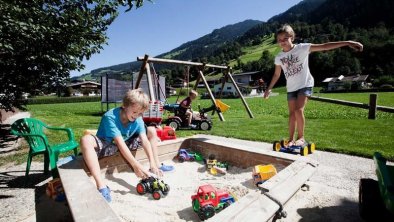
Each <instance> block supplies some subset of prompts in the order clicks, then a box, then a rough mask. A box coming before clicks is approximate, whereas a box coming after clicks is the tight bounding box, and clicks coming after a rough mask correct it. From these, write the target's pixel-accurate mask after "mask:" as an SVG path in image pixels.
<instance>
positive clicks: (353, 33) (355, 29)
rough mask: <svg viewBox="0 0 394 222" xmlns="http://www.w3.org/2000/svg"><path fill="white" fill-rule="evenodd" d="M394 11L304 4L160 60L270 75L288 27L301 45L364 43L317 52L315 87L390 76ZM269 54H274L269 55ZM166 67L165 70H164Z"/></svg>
mask: <svg viewBox="0 0 394 222" xmlns="http://www.w3.org/2000/svg"><path fill="white" fill-rule="evenodd" d="M393 9H394V1H392V0H347V1H343V0H303V1H301V2H300V3H298V4H297V5H295V6H293V7H291V8H290V9H288V10H287V11H285V12H284V13H281V14H279V15H276V16H273V17H272V18H270V19H269V20H268V21H267V22H260V21H255V20H246V21H244V22H240V23H237V24H234V25H228V26H225V27H223V28H220V29H216V30H214V31H213V32H212V33H210V34H208V35H205V36H203V37H201V38H198V39H196V40H194V41H190V42H187V43H184V44H182V45H181V46H179V47H177V48H175V49H173V50H171V51H169V52H166V53H163V54H161V55H158V56H156V57H159V58H169V59H178V60H192V61H202V62H207V63H212V64H223V63H231V65H232V66H233V68H234V69H238V70H240V71H256V70H260V71H262V72H264V73H265V75H272V74H271V72H270V70H271V69H272V67H267V66H270V65H271V66H273V65H272V64H273V62H271V61H270V59H271V58H272V56H273V54H275V53H277V52H278V50H279V48H278V46H277V45H276V41H275V38H274V36H273V35H272V34H273V33H275V32H276V30H277V29H278V28H279V27H280V26H281V25H283V24H284V23H288V24H291V26H292V27H293V28H294V30H295V32H296V36H297V39H296V41H298V42H313V43H321V42H327V41H340V40H347V39H350V40H356V41H360V42H362V43H363V44H364V52H363V53H353V52H352V51H351V50H348V49H347V48H343V49H339V50H334V51H330V52H325V53H313V54H312V55H311V56H310V64H311V71H313V72H314V73H318V74H319V75H316V82H319V81H320V80H321V79H324V78H325V77H326V76H328V77H331V76H339V75H353V74H358V73H361V72H362V73H363V74H368V75H370V77H372V78H377V77H379V76H384V75H389V76H390V75H391V73H392V71H391V70H393V69H394V62H393V61H394V55H392V50H393V49H394V37H393V33H394V13H392V11H393ZM267 50H268V54H270V55H268V54H267V53H265V51H267ZM264 53H265V54H264ZM262 55H264V58H263V57H262ZM262 60H265V61H262ZM139 66H140V62H130V63H124V64H119V65H116V66H110V67H105V68H100V69H96V70H93V71H92V75H93V76H94V75H95V76H99V75H101V74H102V73H105V72H118V73H122V72H125V71H126V70H127V71H130V70H133V71H134V70H138V69H139ZM155 68H156V71H160V74H162V75H165V76H167V77H168V79H169V80H173V79H175V78H179V77H182V73H183V72H182V70H179V67H175V66H173V67H170V66H168V65H167V66H166V67H163V66H156V64H155ZM161 68H163V69H161ZM164 68H165V69H167V70H165V71H162V70H164ZM177 69H178V70H177ZM263 70H265V71H263Z"/></svg>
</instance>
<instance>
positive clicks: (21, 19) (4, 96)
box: [0, 0, 144, 111]
mask: <svg viewBox="0 0 394 222" xmlns="http://www.w3.org/2000/svg"><path fill="white" fill-rule="evenodd" d="M143 2H144V0H67V1H60V0H29V1H24V0H0V82H1V86H0V109H5V110H7V111H9V110H13V108H14V107H15V108H19V109H24V108H25V102H24V101H23V100H21V99H20V98H21V96H22V94H23V93H32V94H33V93H34V92H35V90H37V89H42V88H45V87H53V86H55V87H56V86H61V85H64V82H65V80H67V79H68V78H69V75H70V74H69V73H70V71H71V70H81V69H83V68H84V65H83V64H82V60H83V59H84V58H86V59H89V58H90V57H91V56H92V55H93V54H95V53H98V52H99V51H100V50H101V49H102V46H103V45H104V44H106V43H107V36H106V31H107V29H108V27H109V25H110V24H111V23H112V22H113V21H114V19H115V18H116V17H117V15H118V9H119V8H120V7H122V6H128V8H127V10H126V11H129V10H130V9H131V8H132V7H133V6H135V7H136V8H138V7H141V6H142V4H143Z"/></svg>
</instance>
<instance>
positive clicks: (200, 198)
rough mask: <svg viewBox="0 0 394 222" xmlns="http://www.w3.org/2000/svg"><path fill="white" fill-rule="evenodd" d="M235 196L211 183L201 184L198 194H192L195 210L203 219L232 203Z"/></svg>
mask: <svg viewBox="0 0 394 222" xmlns="http://www.w3.org/2000/svg"><path fill="white" fill-rule="evenodd" d="M234 202H235V198H234V197H233V196H232V195H231V194H229V192H227V191H226V190H221V189H216V188H215V187H213V186H212V185H210V184H207V185H203V186H200V187H199V188H198V190H197V194H195V195H193V196H192V205H193V210H194V212H196V213H197V214H198V217H199V218H200V219H201V220H206V219H208V218H211V217H212V216H213V215H215V213H216V212H217V211H220V210H222V209H224V208H226V207H228V206H230V205H231V204H232V203H234Z"/></svg>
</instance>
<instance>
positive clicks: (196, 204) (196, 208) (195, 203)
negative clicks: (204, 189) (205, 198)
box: [192, 199, 200, 213]
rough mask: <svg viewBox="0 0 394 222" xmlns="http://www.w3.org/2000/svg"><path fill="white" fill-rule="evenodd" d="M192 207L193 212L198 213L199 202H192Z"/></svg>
mask: <svg viewBox="0 0 394 222" xmlns="http://www.w3.org/2000/svg"><path fill="white" fill-rule="evenodd" d="M192 206H193V210H194V212H196V213H198V212H199V210H200V202H198V199H194V200H192Z"/></svg>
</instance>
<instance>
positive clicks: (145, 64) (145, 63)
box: [135, 55, 254, 121]
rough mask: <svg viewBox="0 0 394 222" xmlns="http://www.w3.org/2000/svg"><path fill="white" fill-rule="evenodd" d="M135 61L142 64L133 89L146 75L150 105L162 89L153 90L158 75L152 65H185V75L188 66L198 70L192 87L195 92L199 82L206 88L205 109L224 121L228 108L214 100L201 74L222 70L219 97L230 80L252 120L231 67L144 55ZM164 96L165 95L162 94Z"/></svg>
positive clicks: (155, 101) (155, 100)
mask: <svg viewBox="0 0 394 222" xmlns="http://www.w3.org/2000/svg"><path fill="white" fill-rule="evenodd" d="M137 61H141V62H142V64H141V68H140V71H139V75H138V77H137V81H136V84H135V89H137V88H139V87H140V83H141V79H142V77H143V75H144V73H146V75H147V83H148V89H149V90H148V91H149V92H148V96H149V98H150V101H151V103H152V104H157V103H159V100H158V99H157V97H156V95H158V94H159V93H160V92H159V90H162V87H160V86H159V87H157V88H158V89H157V90H156V92H155V90H154V87H153V85H154V84H153V81H157V76H158V75H157V74H156V72H155V70H154V67H153V63H167V64H177V65H185V66H187V68H186V71H185V73H186V74H188V72H189V67H190V66H195V67H196V68H197V70H198V76H197V79H196V84H195V85H194V87H193V89H194V90H196V89H197V86H198V84H199V83H200V81H202V82H203V84H204V86H205V88H206V90H207V93H208V95H209V98H210V100H211V102H212V106H211V107H210V108H207V109H209V110H212V111H213V112H215V111H216V113H217V114H218V117H219V119H220V121H225V119H224V117H223V112H225V111H226V110H228V108H229V106H228V105H226V104H225V103H223V102H222V101H221V100H219V99H216V98H215V97H214V95H213V93H212V91H211V88H210V87H209V85H208V83H207V80H206V78H205V76H204V73H203V71H204V69H205V68H217V69H220V70H223V73H224V78H225V79H224V80H225V81H223V82H222V87H221V90H220V92H219V96H220V97H221V95H222V93H223V88H224V84H225V83H226V82H227V81H228V80H230V81H231V82H232V83H233V84H234V88H235V89H236V91H237V93H238V95H239V96H240V99H241V101H242V103H243V105H244V107H245V109H246V111H247V112H248V114H249V117H250V118H254V116H253V114H252V112H251V110H250V108H249V106H248V104H247V103H246V101H245V98H244V97H243V95H242V93H241V91H240V90H239V88H238V86H237V84H236V82H235V81H234V78H233V77H232V75H231V67H230V66H220V65H213V64H206V63H198V62H190V61H182V60H172V59H161V58H154V57H149V56H148V55H145V56H144V57H137ZM150 64H152V68H151V67H150ZM152 72H153V73H152ZM188 77H189V75H187V79H186V81H187V83H188ZM164 95H165V93H164ZM178 98H179V96H178ZM178 98H177V100H178ZM166 102H167V100H166ZM157 110H158V111H160V108H159V109H157ZM205 111H207V110H205ZM157 114H158V115H157V117H158V119H160V120H161V117H162V113H160V115H159V113H157ZM144 121H145V118H144Z"/></svg>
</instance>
